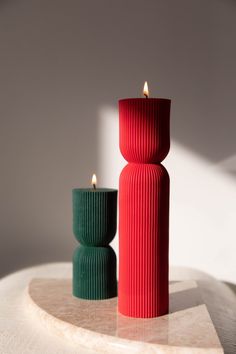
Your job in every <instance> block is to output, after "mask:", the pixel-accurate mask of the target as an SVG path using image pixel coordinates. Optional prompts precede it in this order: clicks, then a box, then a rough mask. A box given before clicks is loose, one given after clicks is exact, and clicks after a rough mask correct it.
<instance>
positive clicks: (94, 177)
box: [92, 174, 97, 189]
mask: <svg viewBox="0 0 236 354" xmlns="http://www.w3.org/2000/svg"><path fill="white" fill-rule="evenodd" d="M96 184H97V177H96V175H95V174H93V177H92V185H93V189H96Z"/></svg>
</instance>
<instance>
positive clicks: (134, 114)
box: [118, 91, 170, 318]
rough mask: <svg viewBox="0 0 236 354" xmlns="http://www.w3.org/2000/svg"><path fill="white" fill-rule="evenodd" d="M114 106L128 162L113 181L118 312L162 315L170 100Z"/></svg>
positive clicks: (144, 100) (164, 308)
mask: <svg viewBox="0 0 236 354" xmlns="http://www.w3.org/2000/svg"><path fill="white" fill-rule="evenodd" d="M144 95H145V96H146V98H130V99H123V100H120V101H119V123H120V150H121V153H122V155H123V156H124V158H125V159H126V160H127V161H128V164H127V165H126V166H125V168H124V169H123V171H122V172H121V175H120V182H119V258H120V259H119V285H118V286H119V290H118V309H119V312H120V313H122V314H124V315H126V316H130V317H141V318H150V317H157V316H160V315H164V314H166V313H168V307H169V295H168V254H169V251H168V249H169V176H168V173H167V171H166V169H165V168H164V166H162V165H161V161H162V160H163V159H164V158H165V157H166V155H167V154H168V152H169V147H170V133H169V131H170V129H169V121H170V100H169V99H162V98H148V92H146V91H144Z"/></svg>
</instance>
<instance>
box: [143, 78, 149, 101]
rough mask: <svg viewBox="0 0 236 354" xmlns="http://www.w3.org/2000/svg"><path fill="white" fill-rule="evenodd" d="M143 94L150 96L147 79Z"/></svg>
mask: <svg viewBox="0 0 236 354" xmlns="http://www.w3.org/2000/svg"><path fill="white" fill-rule="evenodd" d="M143 94H144V96H145V97H146V98H148V97H149V91H148V84H147V81H145V83H144V86H143Z"/></svg>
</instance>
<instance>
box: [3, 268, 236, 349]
mask: <svg viewBox="0 0 236 354" xmlns="http://www.w3.org/2000/svg"><path fill="white" fill-rule="evenodd" d="M71 274H72V269H71V264H69V263H54V264H45V265H41V266H36V267H32V268H28V269H24V270H21V271H19V272H16V273H14V274H11V275H9V276H8V277H5V278H3V279H1V280H0V353H1V354H32V353H35V354H52V353H53V354H95V351H94V350H89V349H85V348H84V347H83V346H79V345H78V344H77V345H74V344H73V343H71V342H70V341H68V340H65V338H63V337H62V336H58V335H56V334H55V333H53V332H52V331H49V330H48V328H47V327H46V325H45V323H42V321H39V320H36V318H35V314H33V313H31V312H30V313H29V307H28V301H26V296H25V292H26V288H27V286H28V284H29V282H30V281H31V280H32V278H70V277H71ZM170 279H171V280H188V279H194V280H197V283H198V290H199V291H200V293H201V297H202V299H203V302H204V303H205V304H206V305H207V308H208V311H209V313H210V316H211V319H212V321H213V322H214V325H215V328H216V330H217V333H218V336H219V338H220V341H221V343H222V345H223V347H224V350H225V353H226V354H235V352H236V351H235V348H236V340H235V338H236V298H235V295H234V294H233V292H232V291H231V290H230V289H229V288H228V287H227V286H225V285H224V284H222V283H221V282H218V281H216V280H215V279H213V278H211V277H210V276H208V275H207V274H205V273H201V272H199V271H196V270H189V269H186V268H171V274H170ZM193 290H194V289H190V290H188V291H189V297H188V298H189V306H192V301H193V299H194V296H193ZM191 294H192V295H191ZM181 306H184V305H183V304H182V305H181Z"/></svg>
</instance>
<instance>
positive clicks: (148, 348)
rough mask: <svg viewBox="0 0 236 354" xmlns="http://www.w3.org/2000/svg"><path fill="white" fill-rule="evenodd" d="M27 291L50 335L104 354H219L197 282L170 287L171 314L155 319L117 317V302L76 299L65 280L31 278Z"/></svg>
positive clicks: (213, 331) (31, 304) (30, 303)
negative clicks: (61, 337) (150, 353)
mask: <svg viewBox="0 0 236 354" xmlns="http://www.w3.org/2000/svg"><path fill="white" fill-rule="evenodd" d="M190 290H191V303H189V301H188V297H189V291H190ZM28 291H29V296H30V299H31V300H32V302H31V301H30V302H29V305H30V308H31V310H32V312H33V313H34V314H35V318H36V319H37V318H40V319H41V321H42V323H43V324H45V325H46V326H47V328H48V329H49V330H51V331H54V332H55V333H57V334H59V335H61V336H64V337H65V338H66V339H68V340H69V341H71V342H73V343H74V344H82V345H84V346H88V347H89V348H91V349H96V350H99V351H100V352H102V353H111V352H113V353H136V352H138V353H148V352H152V353H176V354H177V353H179V354H181V353H186V354H187V353H188V354H191V353H199V354H200V353H201V354H204V353H208V354H210V353H212V354H217V353H223V349H222V347H221V344H220V342H219V339H218V336H217V334H216V331H215V328H214V326H213V323H212V321H211V318H210V316H209V313H208V311H207V308H206V306H205V305H204V304H203V303H202V299H201V296H200V294H199V293H198V287H197V283H196V281H184V282H178V283H174V284H171V285H170V301H171V303H170V308H171V313H170V314H169V315H167V316H162V317H159V318H153V319H133V318H128V317H125V316H122V315H120V314H119V313H117V298H113V299H109V300H102V301H88V300H82V299H76V298H74V297H73V296H72V295H71V293H72V289H71V280H68V279H59V280H58V279H34V280H32V282H31V283H30V285H29V289H28ZM186 300H187V301H186ZM183 303H184V304H185V308H184V309H183Z"/></svg>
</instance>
